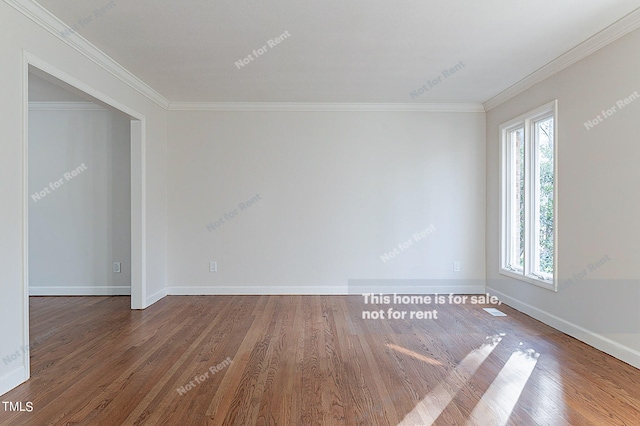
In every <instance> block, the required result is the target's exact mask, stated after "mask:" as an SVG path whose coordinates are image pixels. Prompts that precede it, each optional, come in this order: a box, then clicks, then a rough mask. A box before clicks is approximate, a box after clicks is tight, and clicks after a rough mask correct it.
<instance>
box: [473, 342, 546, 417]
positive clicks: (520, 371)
mask: <svg viewBox="0 0 640 426" xmlns="http://www.w3.org/2000/svg"><path fill="white" fill-rule="evenodd" d="M539 356H540V354H539V353H537V352H536V351H534V350H533V349H527V350H526V351H525V350H521V349H518V350H517V351H516V352H514V353H513V354H512V355H511V357H509V360H508V361H507V363H506V364H505V365H504V367H502V370H500V373H499V374H498V376H497V377H496V378H495V379H494V380H493V382H492V383H491V386H489V389H487V391H486V392H485V393H484V395H482V398H481V399H480V401H478V403H477V404H476V406H475V408H474V409H473V411H472V412H471V416H470V417H469V420H468V421H467V425H469V426H471V425H488V424H490V425H493V426H504V425H506V424H507V422H508V421H509V416H511V412H512V411H513V408H514V407H515V406H516V403H517V402H518V399H519V398H520V394H521V393H522V391H523V390H524V387H525V386H526V385H527V382H528V381H529V377H530V376H531V373H532V372H533V369H534V368H535V366H536V364H537V363H538V357H539Z"/></svg>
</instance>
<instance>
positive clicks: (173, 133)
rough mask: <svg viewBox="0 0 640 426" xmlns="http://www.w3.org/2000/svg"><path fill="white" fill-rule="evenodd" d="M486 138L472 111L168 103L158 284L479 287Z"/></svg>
mask: <svg viewBox="0 0 640 426" xmlns="http://www.w3.org/2000/svg"><path fill="white" fill-rule="evenodd" d="M484 137H485V116H484V113H426V112H423V113H416V112H212V111H197V112H194V111H170V113H169V141H170V143H169V151H168V156H169V158H170V159H171V161H170V164H169V183H168V188H169V192H168V193H169V212H168V216H169V237H168V238H169V249H168V253H169V272H168V273H169V293H170V294H226V293H235V294H248V293H268V294H274V293H346V292H347V291H348V290H349V291H351V292H352V293H358V292H361V291H362V290H363V289H364V287H370V288H372V287H374V286H375V288H376V291H387V292H394V291H396V292H402V291H412V292H443V291H452V292H453V291H459V292H465V293H468V292H482V291H483V290H484V275H485V271H484V221H485V219H484V211H485V204H484V200H485V186H484V177H485V168H484V166H485V150H484V149H485V147H484ZM254 197H255V202H254V203H253V204H251V206H249V207H247V208H245V209H244V210H242V209H241V208H240V207H239V205H240V204H241V203H245V202H247V201H249V200H251V199H252V198H254ZM234 209H237V210H238V213H237V215H236V216H235V217H233V218H229V217H227V218H226V219H225V213H231V212H232V211H233V210H234ZM220 219H222V220H221V221H220ZM217 222H218V223H217ZM210 224H212V225H213V226H211V228H212V230H209V229H207V225H210ZM431 225H433V227H435V231H427V232H426V233H425V234H428V235H426V236H425V237H424V238H419V240H414V238H413V234H416V233H419V232H420V231H423V230H426V229H428V228H429V227H430V226H431ZM408 240H412V241H413V242H412V244H411V245H410V246H409V247H408V248H407V249H406V250H401V249H399V250H398V251H399V253H398V254H397V255H396V256H395V257H394V258H393V259H390V260H388V261H386V262H383V260H382V259H381V257H380V256H381V255H383V254H385V253H388V252H390V251H393V249H394V248H396V247H397V246H398V244H399V243H402V242H405V241H408ZM212 260H213V261H217V262H218V272H217V273H210V272H209V271H208V262H209V261H212ZM454 260H459V261H461V264H462V271H461V272H460V273H453V272H452V262H453V261H454ZM350 280H351V281H350ZM356 280H358V281H356ZM415 280H418V281H415ZM348 284H351V285H352V287H351V288H349V289H348V288H347V286H348ZM356 284H357V285H358V286H357V288H355V285H356Z"/></svg>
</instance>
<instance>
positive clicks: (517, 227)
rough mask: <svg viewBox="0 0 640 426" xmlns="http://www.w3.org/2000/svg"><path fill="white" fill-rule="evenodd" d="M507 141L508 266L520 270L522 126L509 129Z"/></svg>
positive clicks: (522, 221)
mask: <svg viewBox="0 0 640 426" xmlns="http://www.w3.org/2000/svg"><path fill="white" fill-rule="evenodd" d="M509 142H510V145H511V162H512V163H511V180H510V185H511V188H510V191H511V203H510V204H511V205H510V215H509V216H510V217H509V227H510V231H509V246H510V249H509V259H508V266H509V267H511V268H512V269H516V270H522V269H523V268H524V128H519V129H516V130H513V131H511V132H510V134H509Z"/></svg>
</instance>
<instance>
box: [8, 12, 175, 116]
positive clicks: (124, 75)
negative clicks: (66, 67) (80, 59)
mask: <svg viewBox="0 0 640 426" xmlns="http://www.w3.org/2000/svg"><path fill="white" fill-rule="evenodd" d="M4 1H5V3H7V4H8V5H10V6H11V7H13V8H14V9H16V10H17V11H18V12H20V13H22V14H23V15H24V16H26V17H27V18H29V19H30V20H32V21H33V22H35V23H36V24H38V25H39V26H40V27H42V28H44V29H45V30H46V31H48V32H50V33H51V34H53V35H54V36H55V37H57V38H58V39H59V40H61V41H62V42H63V43H66V44H67V45H69V46H70V47H72V48H73V49H75V50H76V51H77V52H79V53H80V54H82V55H83V56H85V57H86V58H88V59H89V60H91V61H92V62H94V63H96V64H97V65H99V66H100V67H102V68H103V69H104V70H105V71H107V72H109V73H110V74H112V75H113V76H115V77H116V78H118V79H119V80H121V81H122V82H124V83H125V84H127V85H128V86H129V87H131V88H133V89H135V90H136V91H137V92H139V93H141V94H142V95H144V96H146V97H147V98H148V99H150V100H151V101H153V102H155V103H156V104H158V105H159V106H161V107H162V108H164V109H167V107H168V106H169V100H168V99H167V98H165V97H164V96H162V95H161V94H160V93H158V92H157V91H155V90H154V89H153V88H152V87H151V86H149V85H148V84H146V83H145V82H144V81H142V80H141V79H139V78H138V77H136V76H135V75H134V74H133V73H131V72H130V71H128V70H127V69H126V68H124V67H123V66H122V65H120V64H118V63H117V62H116V61H115V60H114V59H113V58H111V57H110V56H108V55H107V54H105V53H104V52H103V51H101V50H100V49H98V48H97V47H96V46H95V45H93V44H92V43H90V42H89V41H88V40H87V39H85V38H84V37H82V36H81V35H80V34H78V33H77V32H71V33H69V32H68V30H69V26H68V25H66V24H65V23H64V22H62V21H61V20H60V19H58V18H57V17H56V16H55V15H53V14H52V13H51V12H49V11H48V10H47V9H45V8H44V7H42V6H41V5H39V4H38V3H36V2H35V1H33V0H4ZM65 31H67V34H65ZM63 34H65V35H63Z"/></svg>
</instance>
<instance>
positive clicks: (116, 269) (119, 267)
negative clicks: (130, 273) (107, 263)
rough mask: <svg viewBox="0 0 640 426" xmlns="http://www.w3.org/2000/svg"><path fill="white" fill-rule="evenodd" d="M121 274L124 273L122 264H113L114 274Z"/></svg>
mask: <svg viewBox="0 0 640 426" xmlns="http://www.w3.org/2000/svg"><path fill="white" fill-rule="evenodd" d="M120 272H122V265H121V264H120V262H113V273H114V274H119V273H120Z"/></svg>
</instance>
